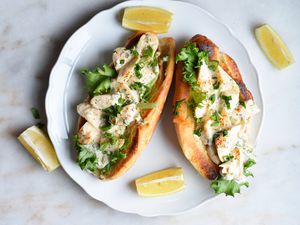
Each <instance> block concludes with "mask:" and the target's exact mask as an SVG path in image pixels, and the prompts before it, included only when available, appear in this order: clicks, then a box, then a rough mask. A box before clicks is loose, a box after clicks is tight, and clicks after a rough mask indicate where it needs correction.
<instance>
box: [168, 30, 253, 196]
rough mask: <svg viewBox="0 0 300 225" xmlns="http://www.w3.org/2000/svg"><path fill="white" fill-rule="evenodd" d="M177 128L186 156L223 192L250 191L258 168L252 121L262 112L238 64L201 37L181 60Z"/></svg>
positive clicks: (190, 44)
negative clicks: (251, 138)
mask: <svg viewBox="0 0 300 225" xmlns="http://www.w3.org/2000/svg"><path fill="white" fill-rule="evenodd" d="M176 62H177V65H176V84H175V85H176V88H175V95H174V99H173V105H174V119H173V122H174V125H175V129H176V133H177V137H178V140H179V143H180V146H181V149H182V152H183V154H184V155H185V157H186V158H187V159H188V160H189V161H190V162H191V164H192V165H193V166H194V168H195V169H196V170H197V171H198V172H199V174H201V175H202V176H204V177H206V178H207V179H209V180H213V182H212V184H211V187H212V188H213V189H214V190H215V191H216V192H217V193H225V194H226V195H232V196H234V194H235V193H239V192H240V187H241V186H243V185H244V186H248V185H249V184H248V182H247V177H248V176H252V173H251V172H250V171H249V167H251V166H252V165H254V164H255V155H254V149H253V147H252V146H251V144H250V143H249V138H248V130H249V128H248V127H249V122H250V120H251V118H252V117H253V115H254V114H256V113H257V112H258V108H257V107H256V105H255V103H254V101H253V96H252V94H251V92H250V91H249V90H248V89H247V87H246V85H245V83H244V82H243V79H242V76H241V74H240V72H239V69H238V67H237V64H236V63H235V61H234V60H233V59H232V58H231V57H230V56H228V55H227V54H226V53H223V52H221V51H219V48H218V46H217V45H216V44H214V43H213V42H212V41H211V40H210V39H208V38H207V37H205V36H203V35H199V34H198V35H195V36H194V37H193V38H192V39H191V40H190V41H188V42H187V43H186V44H185V46H184V47H183V48H182V49H181V51H180V52H179V54H178V55H177V57H176Z"/></svg>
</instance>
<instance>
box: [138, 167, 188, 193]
mask: <svg viewBox="0 0 300 225" xmlns="http://www.w3.org/2000/svg"><path fill="white" fill-rule="evenodd" d="M135 184H136V189H137V192H138V194H139V195H140V196H143V197H158V196H164V195H169V194H173V193H176V192H178V191H181V190H183V189H184V188H185V183H184V178H183V169H182V168H170V169H165V170H160V171H158V172H154V173H151V174H148V175H146V176H143V177H141V178H138V179H136V180H135Z"/></svg>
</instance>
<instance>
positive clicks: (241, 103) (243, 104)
mask: <svg viewBox="0 0 300 225" xmlns="http://www.w3.org/2000/svg"><path fill="white" fill-rule="evenodd" d="M239 103H240V105H241V106H243V107H244V108H245V109H246V103H245V102H244V101H242V100H241V101H240V102H239Z"/></svg>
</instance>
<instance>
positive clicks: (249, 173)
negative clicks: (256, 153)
mask: <svg viewBox="0 0 300 225" xmlns="http://www.w3.org/2000/svg"><path fill="white" fill-rule="evenodd" d="M255 164H256V162H255V161H254V160H253V159H248V160H247V161H246V162H245V163H244V175H245V176H246V177H249V176H251V177H253V174H252V173H251V172H249V171H248V169H249V168H250V167H251V166H253V165H255Z"/></svg>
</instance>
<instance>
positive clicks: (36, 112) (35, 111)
mask: <svg viewBox="0 0 300 225" xmlns="http://www.w3.org/2000/svg"><path fill="white" fill-rule="evenodd" d="M30 110H31V114H32V116H33V118H34V119H40V118H41V117H40V113H39V110H38V109H37V108H34V107H32V108H31V109H30Z"/></svg>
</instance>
